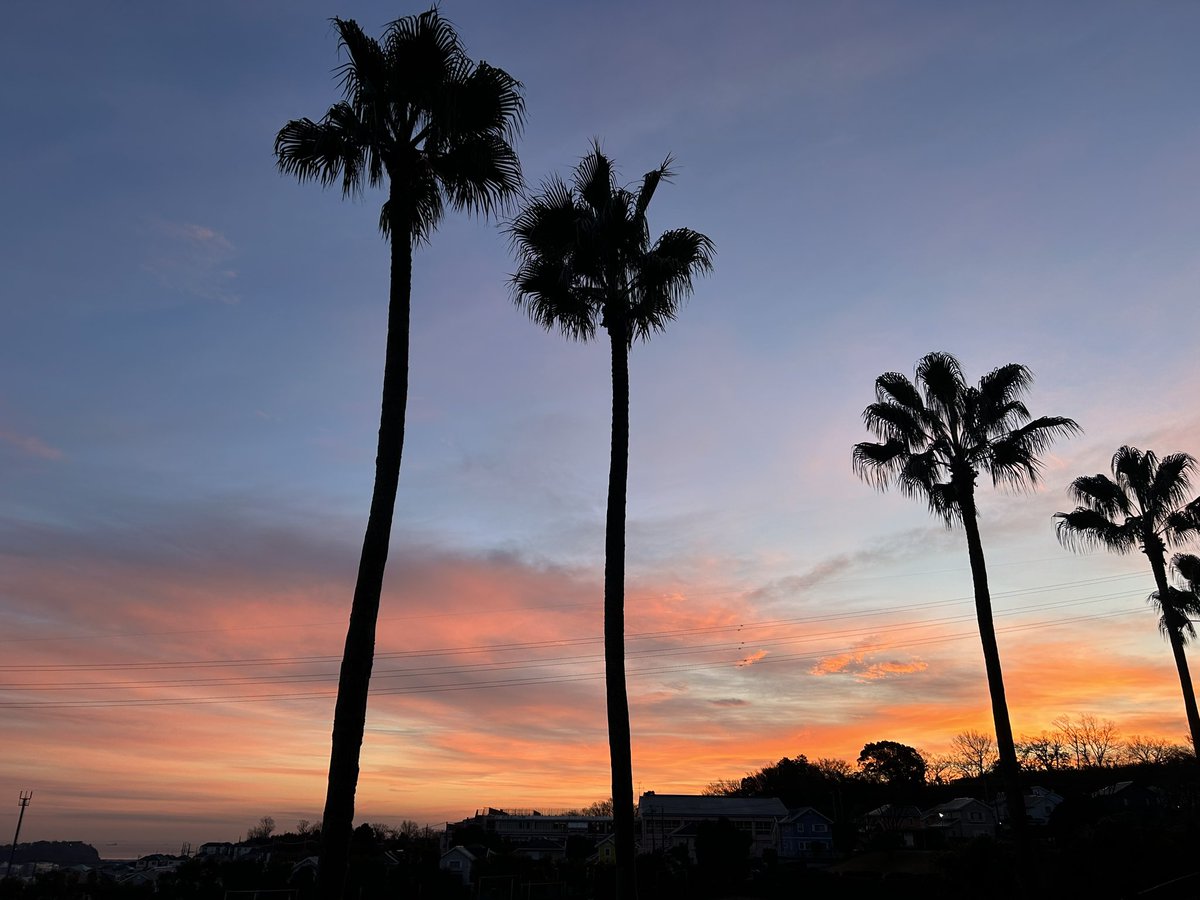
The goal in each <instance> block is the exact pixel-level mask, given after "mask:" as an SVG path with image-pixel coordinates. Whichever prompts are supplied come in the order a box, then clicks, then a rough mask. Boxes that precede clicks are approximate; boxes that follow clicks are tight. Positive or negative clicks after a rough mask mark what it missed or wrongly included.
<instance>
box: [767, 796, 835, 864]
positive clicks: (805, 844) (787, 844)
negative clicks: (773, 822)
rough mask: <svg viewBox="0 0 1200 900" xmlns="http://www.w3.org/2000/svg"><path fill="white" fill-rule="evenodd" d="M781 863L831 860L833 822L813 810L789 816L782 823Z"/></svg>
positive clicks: (810, 808) (795, 811)
mask: <svg viewBox="0 0 1200 900" xmlns="http://www.w3.org/2000/svg"><path fill="white" fill-rule="evenodd" d="M779 856H780V858H781V859H829V858H831V857H832V856H833V821H832V820H831V819H830V818H829V817H828V816H826V815H825V814H824V813H820V812H818V811H817V810H815V809H814V808H813V807H811V806H802V807H800V808H799V809H794V810H792V811H791V812H789V813H788V815H787V818H785V819H783V820H782V821H781V822H780V823H779Z"/></svg>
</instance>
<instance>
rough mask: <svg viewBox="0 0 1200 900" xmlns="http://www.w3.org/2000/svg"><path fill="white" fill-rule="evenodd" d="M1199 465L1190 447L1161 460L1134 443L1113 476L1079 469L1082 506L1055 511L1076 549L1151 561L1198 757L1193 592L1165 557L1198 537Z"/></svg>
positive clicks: (1118, 458)
mask: <svg viewBox="0 0 1200 900" xmlns="http://www.w3.org/2000/svg"><path fill="white" fill-rule="evenodd" d="M1195 468H1196V460H1195V459H1194V458H1192V457H1191V456H1189V455H1188V454H1186V453H1172V454H1170V455H1168V456H1164V457H1163V458H1162V459H1161V460H1160V459H1159V458H1158V456H1156V455H1155V453H1154V451H1152V450H1147V451H1145V452H1144V453H1143V452H1142V451H1141V450H1138V449H1137V448H1136V447H1128V446H1126V447H1122V448H1121V449H1119V450H1118V451H1117V452H1116V453H1115V454H1113V458H1112V473H1113V477H1112V478H1109V477H1108V476H1107V475H1104V474H1098V475H1081V476H1080V477H1079V478H1076V479H1075V480H1074V481H1072V482H1071V486H1070V487H1069V488H1068V489H1067V490H1068V493H1070V495H1071V497H1072V498H1073V499H1074V500H1075V502H1076V503H1078V504H1079V506H1078V507H1077V508H1076V509H1075V510H1074V511H1073V512H1060V513H1057V514H1056V515H1055V518H1057V519H1058V524H1057V526H1056V529H1055V530H1056V531H1057V533H1058V539H1059V541H1061V542H1062V543H1063V544H1064V545H1065V546H1067V547H1070V548H1071V549H1072V550H1082V549H1091V548H1094V547H1102V548H1104V549H1105V550H1111V551H1112V552H1113V553H1130V552H1132V551H1133V550H1135V549H1138V550H1141V552H1142V553H1144V554H1145V555H1146V559H1147V560H1149V561H1150V571H1151V572H1153V573H1154V585H1155V588H1156V590H1155V592H1154V593H1153V594H1151V602H1152V603H1154V604H1155V605H1156V606H1157V607H1158V608H1159V610H1160V613H1161V616H1160V621H1159V626H1160V628H1161V630H1162V631H1163V633H1164V634H1165V636H1166V638H1167V640H1168V641H1169V642H1170V644H1171V651H1172V653H1174V655H1175V668H1176V669H1177V670H1178V672H1179V686H1180V688H1181V689H1182V690H1183V707H1184V709H1185V710H1186V712H1187V720H1188V729H1189V730H1190V731H1191V735H1192V749H1193V750H1194V751H1195V753H1196V755H1197V756H1200V715H1197V712H1196V692H1195V689H1194V688H1193V687H1192V679H1191V675H1190V673H1189V672H1188V665H1187V657H1186V656H1185V655H1184V652H1183V647H1184V643H1185V642H1186V640H1187V637H1188V636H1189V634H1188V633H1189V631H1190V628H1191V623H1190V622H1189V621H1187V610H1188V606H1189V603H1188V600H1187V597H1186V594H1188V593H1189V592H1185V591H1180V590H1178V589H1177V588H1173V587H1171V585H1170V584H1169V583H1168V581H1167V562H1166V556H1167V548H1168V547H1172V546H1177V545H1179V544H1181V543H1184V542H1185V541H1187V540H1189V539H1193V538H1195V537H1196V536H1197V535H1200V497H1197V498H1196V499H1193V500H1192V501H1191V502H1190V503H1189V502H1188V498H1189V496H1190V494H1191V475H1192V472H1193V471H1195ZM1180 558H1181V559H1183V560H1184V562H1183V571H1184V572H1191V571H1192V570H1191V569H1190V568H1189V566H1190V563H1189V562H1188V561H1187V558H1186V556H1183V557H1180ZM1193 559H1194V557H1193ZM1184 577H1185V578H1186V577H1188V576H1187V575H1184ZM1193 596H1194V595H1193ZM1185 623H1186V627H1185Z"/></svg>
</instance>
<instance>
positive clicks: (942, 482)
mask: <svg viewBox="0 0 1200 900" xmlns="http://www.w3.org/2000/svg"><path fill="white" fill-rule="evenodd" d="M1032 381H1033V376H1032V374H1031V373H1030V371H1029V369H1027V368H1026V367H1025V366H1022V365H1019V364H1017V363H1009V364H1008V365H1006V366H1001V367H1000V368H998V369H996V370H994V371H992V372H989V373H988V374H987V375H984V376H983V377H982V378H981V379H980V380H979V385H978V386H977V387H976V386H971V385H968V384H967V382H966V380H965V379H964V377H963V373H962V367H961V366H960V365H959V362H958V360H957V359H955V358H954V357H953V356H951V355H950V354H949V353H940V352H934V353H929V354H927V355H925V356H924V357H922V358H921V360H920V362H918V363H917V367H916V383H915V384H914V383H913V382H912V381H909V379H908V378H907V377H906V376H904V375H902V374H900V373H898V372H888V373H885V374H883V375H880V376H879V377H878V378H876V379H875V402H874V403H872V404H871V405H870V406H868V407H867V408H866V409H865V410H864V411H863V421H864V422H865V423H866V426H867V429H868V430H869V431H871V432H872V433H873V434H874V435H875V436H876V437H877V438H879V442H878V443H876V442H864V443H861V444H856V445H855V447H854V458H853V462H854V470H855V472H856V473H857V474H858V475H859V477H861V478H863V479H864V480H866V481H868V482H870V483H872V484H874V485H875V486H876V487H877V488H879V489H881V490H885V489H887V488H888V487H889V486H890V485H892V484H895V485H896V486H897V487H899V488H900V491H901V492H902V493H903V494H905V495H906V496H909V497H923V498H924V499H925V500H926V502H927V503H928V504H929V511H930V512H931V513H933V514H934V515H936V516H939V517H940V518H941V519H942V520H943V521H944V522H945V523H946V526H947V527H952V526H953V525H955V524H959V525H962V527H963V530H964V531H965V532H966V536H967V555H968V557H969V559H970V562H971V579H972V581H973V582H974V587H975V616H976V619H977V620H978V623H979V637H980V640H981V642H982V644H983V660H984V666H985V668H986V670H987V679H988V690H989V692H990V693H991V701H992V720H993V722H994V723H995V727H996V749H997V751H998V753H999V757H1000V774H1001V777H1002V779H1003V781H1004V790H1005V792H1006V793H1007V795H1008V796H1009V797H1020V796H1023V795H1022V792H1021V782H1020V776H1019V772H1020V770H1019V767H1018V764H1017V754H1016V750H1015V748H1014V745H1013V733H1012V725H1011V724H1010V722H1009V718H1008V701H1007V700H1006V698H1005V695H1004V675H1003V672H1002V670H1001V668H1000V650H999V647H998V646H997V644H996V629H995V625H994V624H993V622H992V599H991V593H990V591H989V589H988V579H987V568H986V566H985V563H984V558H983V544H982V542H981V540H980V537H979V523H978V517H977V512H976V506H975V482H976V479H977V478H978V476H979V473H980V472H981V471H983V472H986V473H987V474H988V475H989V476H991V479H992V483H993V484H994V485H1006V486H1009V487H1013V488H1020V487H1023V486H1027V485H1033V484H1035V483H1036V482H1037V481H1038V478H1039V473H1040V470H1041V468H1042V464H1041V461H1040V460H1039V459H1038V456H1039V455H1040V454H1041V453H1042V452H1043V451H1045V450H1046V449H1047V448H1048V447H1049V446H1050V444H1051V442H1052V441H1053V440H1054V438H1056V437H1058V436H1060V435H1071V434H1075V433H1077V432H1078V431H1079V426H1078V425H1077V424H1076V423H1075V422H1074V420H1072V419H1066V418H1062V417H1060V416H1045V417H1042V418H1039V419H1033V418H1032V417H1031V416H1030V414H1029V410H1028V409H1027V408H1026V407H1025V404H1024V402H1023V401H1022V400H1021V397H1022V395H1024V394H1025V393H1026V392H1027V391H1028V389H1029V386H1030V385H1031V383H1032ZM1012 824H1013V828H1014V831H1015V833H1016V836H1017V839H1018V843H1019V844H1020V845H1021V847H1022V848H1024V846H1025V830H1026V829H1025V821H1024V817H1023V816H1020V815H1018V816H1014V817H1013V819H1012Z"/></svg>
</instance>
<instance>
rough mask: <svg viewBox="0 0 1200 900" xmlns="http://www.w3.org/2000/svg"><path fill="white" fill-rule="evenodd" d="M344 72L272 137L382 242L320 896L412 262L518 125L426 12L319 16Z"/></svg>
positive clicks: (355, 756)
mask: <svg viewBox="0 0 1200 900" xmlns="http://www.w3.org/2000/svg"><path fill="white" fill-rule="evenodd" d="M332 21H333V25H334V28H335V29H336V30H337V33H338V37H339V49H341V50H345V51H346V53H347V56H348V60H347V62H346V63H345V64H344V65H343V66H341V68H340V69H339V70H338V71H339V75H340V83H341V88H342V93H343V96H344V99H343V100H342V101H340V102H338V103H335V104H334V105H333V106H332V107H330V108H329V111H328V112H327V113H326V114H325V116H324V118H322V119H321V120H320V121H319V122H314V121H312V120H310V119H294V120H292V121H290V122H288V123H287V124H286V125H284V126H283V128H282V129H280V131H279V134H278V136H277V137H276V138H275V156H276V159H277V162H278V165H279V169H280V171H282V172H285V173H289V174H292V175H295V176H296V177H297V178H298V179H299V180H300V181H317V182H320V183H321V184H322V185H324V186H328V185H332V184H340V185H341V188H342V193H343V195H346V196H348V195H360V194H361V193H362V192H363V190H364V189H365V188H366V187H383V188H386V190H387V200H386V202H385V203H384V204H383V209H382V211H381V213H380V216H379V227H380V230H381V231H382V232H383V233H384V235H385V236H387V237H388V238H390V240H391V284H390V296H389V303H388V334H387V350H386V359H385V362H384V376H383V401H382V410H381V415H380V426H379V447H378V453H377V456H376V460H375V487H374V491H373V493H372V496H371V512H370V516H369V518H368V521H367V529H366V535H365V537H364V539H363V547H362V555H361V558H360V562H359V568H358V579H357V583H356V585H355V588H354V600H353V604H352V606H351V610H350V624H349V628H348V631H347V634H346V644H345V651H344V655H343V657H342V667H341V674H340V677H339V680H338V698H337V705H336V709H335V712H334V724H333V748H332V753H331V755H330V762H329V787H328V794H327V797H326V801H325V814H324V820H323V824H322V829H321V838H322V847H321V865H320V875H319V878H320V892H321V896H322V897H336V896H340V895H341V890H342V885H343V882H344V879H345V871H346V863H347V860H348V853H349V847H350V837H351V822H352V819H353V816H354V793H355V789H356V787H357V783H358V760H359V753H360V750H361V747H362V739H363V730H364V725H365V720H366V707H367V691H368V685H369V682H370V677H371V666H372V662H373V657H374V649H375V626H376V620H377V618H378V612H379V596H380V591H381V589H382V584H383V572H384V566H385V563H386V561H387V553H388V541H389V537H390V534H391V526H392V515H393V510H394V507H395V500H396V488H397V484H398V480H399V475H400V457H401V452H402V449H403V444H404V422H405V407H406V404H407V396H408V344H409V304H410V293H411V288H412V251H413V248H414V247H415V246H416V245H417V244H418V243H420V242H422V241H427V240H428V239H429V237H430V235H431V234H432V232H433V231H434V229H435V228H436V227H437V225H438V222H439V221H440V219H441V217H442V214H443V212H444V210H445V208H446V206H451V207H453V208H456V209H465V210H468V211H472V212H484V213H487V212H490V211H492V210H494V209H495V208H497V206H499V205H501V204H502V203H503V202H504V201H506V200H507V199H508V198H509V197H511V196H512V195H513V194H514V193H515V192H517V191H518V190H519V189H520V187H521V167H520V163H519V161H518V160H517V156H516V153H515V152H514V150H513V148H512V144H511V142H512V139H513V138H514V137H515V136H516V134H517V132H518V131H519V129H520V127H521V124H522V120H523V116H524V100H523V99H522V96H521V85H520V83H519V82H517V81H516V80H514V79H513V78H512V77H511V76H509V75H508V74H507V73H506V72H504V71H502V70H500V69H496V68H493V67H491V66H489V65H487V64H486V63H479V64H478V65H476V64H474V63H472V61H471V60H470V59H469V58H468V57H467V55H466V53H465V52H464V50H463V47H462V44H461V43H460V41H459V38H458V35H457V34H456V33H455V31H454V28H453V27H452V26H451V24H450V23H449V22H447V21H446V20H445V19H443V18H442V17H441V15H440V14H439V13H438V11H437V9H436V8H435V9H431V10H429V11H428V12H425V13H422V14H420V15H417V16H409V17H406V18H402V19H397V20H396V21H394V22H392V23H391V24H390V25H388V26H387V27H386V29H385V30H384V33H383V37H382V38H381V39H380V40H378V41H376V40H375V39H374V38H370V37H367V36H366V35H365V34H364V33H363V31H362V29H361V28H360V27H359V26H358V24H357V23H356V22H354V21H353V20H350V19H333V20H332Z"/></svg>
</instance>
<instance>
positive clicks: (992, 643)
mask: <svg viewBox="0 0 1200 900" xmlns="http://www.w3.org/2000/svg"><path fill="white" fill-rule="evenodd" d="M955 488H956V493H957V495H958V500H959V505H960V508H961V510H962V517H963V530H964V531H966V533H967V554H968V555H969V556H970V559H971V581H972V583H973V584H974V587H975V618H976V620H977V621H978V623H979V640H980V643H982V645H983V664H984V668H985V669H986V670H987V680H988V691H989V693H990V694H991V699H992V722H993V723H994V725H995V727H996V750H997V753H998V754H999V757H1000V780H1001V782H1002V783H1003V784H1004V793H1005V798H1006V802H1007V805H1008V820H1009V824H1010V825H1011V826H1012V831H1013V837H1014V838H1015V839H1016V843H1017V853H1018V861H1019V865H1020V867H1021V869H1022V871H1023V872H1028V871H1029V866H1028V864H1029V859H1028V849H1029V848H1028V840H1027V833H1028V829H1027V828H1026V827H1025V794H1024V792H1023V791H1022V789H1021V769H1020V765H1019V764H1018V763H1017V751H1016V746H1015V744H1014V742H1013V733H1012V723H1011V722H1010V721H1009V718H1008V700H1007V698H1006V697H1005V694H1004V673H1003V671H1002V670H1001V668H1000V646H999V644H997V643H996V625H995V623H994V622H993V621H992V594H991V590H990V589H989V588H988V577H987V565H986V563H985V562H984V559H983V542H982V541H981V540H980V538H979V520H978V518H977V514H976V509H975V492H974V486H973V483H967V484H965V485H964V484H963V483H962V481H959V482H958V483H956V485H955Z"/></svg>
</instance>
